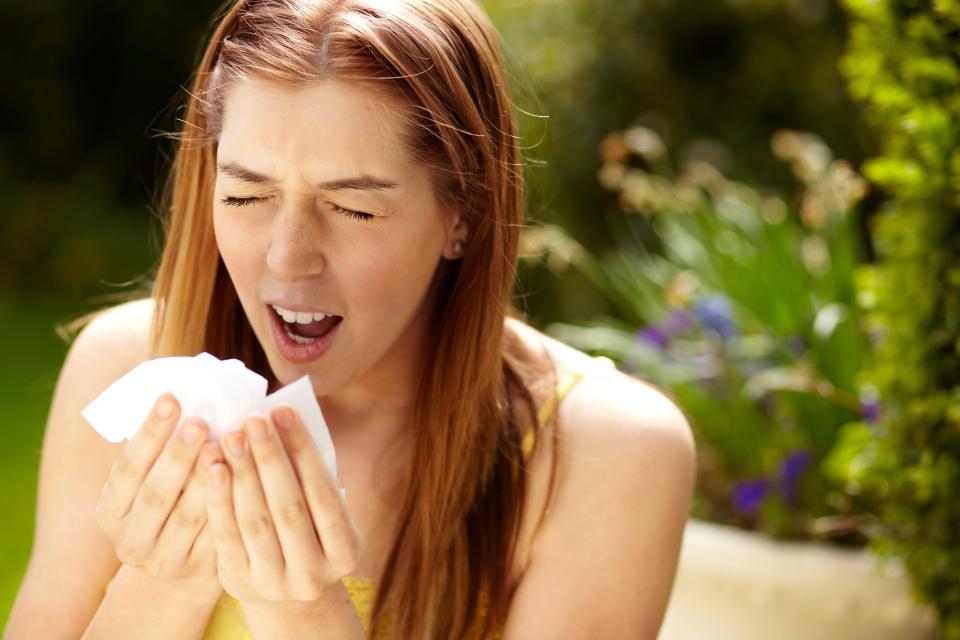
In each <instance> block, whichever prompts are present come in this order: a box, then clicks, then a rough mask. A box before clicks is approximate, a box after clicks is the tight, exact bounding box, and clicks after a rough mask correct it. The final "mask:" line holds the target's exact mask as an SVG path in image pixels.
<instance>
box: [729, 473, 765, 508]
mask: <svg viewBox="0 0 960 640" xmlns="http://www.w3.org/2000/svg"><path fill="white" fill-rule="evenodd" d="M769 490H770V481H769V480H767V479H766V478H762V477H761V478H751V479H749V480H739V481H737V482H735V483H734V484H733V488H732V489H731V490H730V498H731V499H732V500H733V506H734V507H735V508H736V509H737V511H739V512H740V513H742V514H744V515H748V516H749V515H753V514H755V513H756V512H757V509H759V508H760V505H761V504H762V503H763V499H764V497H766V495H767V492H768V491H769Z"/></svg>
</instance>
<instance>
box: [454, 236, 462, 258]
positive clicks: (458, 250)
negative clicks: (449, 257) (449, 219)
mask: <svg viewBox="0 0 960 640" xmlns="http://www.w3.org/2000/svg"><path fill="white" fill-rule="evenodd" d="M453 255H455V256H458V257H459V256H461V255H463V240H460V239H457V240H454V241H453Z"/></svg>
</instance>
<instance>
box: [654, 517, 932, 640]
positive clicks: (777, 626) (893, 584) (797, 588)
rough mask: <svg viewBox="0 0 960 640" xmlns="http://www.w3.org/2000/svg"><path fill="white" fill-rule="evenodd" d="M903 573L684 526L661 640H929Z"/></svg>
mask: <svg viewBox="0 0 960 640" xmlns="http://www.w3.org/2000/svg"><path fill="white" fill-rule="evenodd" d="M939 637H940V636H939V634H938V632H937V627H936V622H935V616H934V614H933V611H932V609H930V608H929V607H925V606H921V605H919V604H917V603H916V602H914V601H913V599H912V598H911V596H910V582H909V579H908V577H907V575H906V573H905V571H904V570H903V567H902V565H901V564H900V563H899V562H897V561H893V560H887V561H881V560H879V559H878V558H876V557H875V556H874V555H873V554H871V553H870V552H869V551H867V550H865V549H863V550H849V549H841V548H836V547H833V546H830V545H827V544H825V543H818V542H789V543H788V542H775V541H773V540H771V539H770V538H768V537H766V536H764V535H762V534H758V533H754V532H750V531H744V530H742V529H736V528H734V527H728V526H723V525H717V524H713V523H709V522H704V521H700V520H693V519H691V520H689V521H688V522H687V527H686V531H685V532H684V539H683V545H682V548H681V552H680V561H679V566H678V568H677V578H676V581H675V583H674V589H673V593H672V595H671V597H670V603H669V605H668V607H667V613H666V617H665V618H664V623H663V626H662V627H661V632H660V635H659V640H701V639H704V638H710V640H770V639H771V638H776V639H777V640H810V639H812V638H817V639H822V640H865V639H869V640H935V639H937V638H939Z"/></svg>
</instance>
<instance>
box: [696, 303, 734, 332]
mask: <svg viewBox="0 0 960 640" xmlns="http://www.w3.org/2000/svg"><path fill="white" fill-rule="evenodd" d="M693 310H694V313H696V315H697V319H698V320H699V321H700V324H702V325H703V326H704V327H706V328H707V329H710V330H711V331H714V332H716V333H718V334H719V335H720V337H721V338H723V339H724V340H727V339H728V338H730V337H731V336H734V335H736V334H737V333H739V330H738V329H737V325H736V323H735V322H734V319H733V308H732V306H731V305H730V300H729V299H727V297H726V296H724V295H722V294H714V295H710V296H707V297H705V298H700V299H699V300H697V301H695V302H694V303H693Z"/></svg>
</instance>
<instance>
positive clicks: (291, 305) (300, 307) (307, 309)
mask: <svg viewBox="0 0 960 640" xmlns="http://www.w3.org/2000/svg"><path fill="white" fill-rule="evenodd" d="M266 303H267V304H268V305H271V306H273V305H277V306H278V307H283V308H284V309H289V310H290V311H301V312H303V313H322V314H324V315H328V316H337V315H340V314H338V313H334V312H332V311H326V310H324V309H319V308H317V307H311V306H309V305H305V304H299V303H297V302H284V301H282V300H267V301H266Z"/></svg>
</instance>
